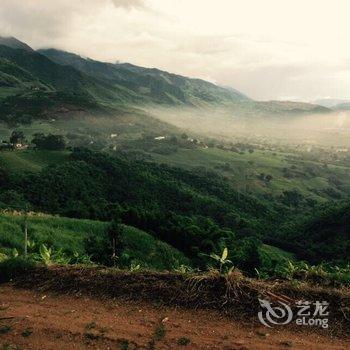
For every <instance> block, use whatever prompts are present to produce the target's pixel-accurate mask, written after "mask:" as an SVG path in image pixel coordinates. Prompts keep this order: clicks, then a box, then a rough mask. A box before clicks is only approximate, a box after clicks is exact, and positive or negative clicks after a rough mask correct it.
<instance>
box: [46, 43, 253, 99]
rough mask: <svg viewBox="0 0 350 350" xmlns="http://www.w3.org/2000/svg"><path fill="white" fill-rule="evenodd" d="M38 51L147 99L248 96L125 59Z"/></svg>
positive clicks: (56, 51)
mask: <svg viewBox="0 0 350 350" xmlns="http://www.w3.org/2000/svg"><path fill="white" fill-rule="evenodd" d="M39 52H40V53H41V54H43V55H45V56H46V57H48V58H50V59H51V60H52V61H54V62H56V63H60V64H63V65H68V66H72V67H74V68H76V69H78V70H79V71H81V72H84V73H85V74H87V75H89V76H90V77H93V78H97V79H101V80H103V81H106V82H109V83H110V84H113V86H122V87H124V88H125V89H128V90H131V91H132V92H133V93H134V94H137V95H139V96H142V97H143V99H144V100H145V101H148V102H153V103H165V104H172V105H176V104H189V105H201V104H211V103H232V102H238V101H248V100H249V99H248V98H247V97H246V96H244V95H243V94H241V93H240V92H238V91H235V90H228V89H225V88H222V87H219V86H217V85H214V84H212V83H209V82H207V81H204V80H200V79H190V78H187V77H183V76H180V75H176V74H171V73H168V72H165V71H161V70H159V69H150V68H143V67H138V66H134V65H132V64H128V63H123V64H118V63H116V64H111V63H105V62H98V61H94V60H91V59H86V58H82V57H80V56H78V55H75V54H72V53H68V52H63V51H59V50H54V49H49V50H39Z"/></svg>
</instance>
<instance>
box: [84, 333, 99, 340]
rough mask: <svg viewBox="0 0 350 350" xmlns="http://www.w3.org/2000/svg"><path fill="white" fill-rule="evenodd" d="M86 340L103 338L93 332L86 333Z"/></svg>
mask: <svg viewBox="0 0 350 350" xmlns="http://www.w3.org/2000/svg"><path fill="white" fill-rule="evenodd" d="M84 337H85V339H87V340H97V339H99V338H100V337H101V336H100V335H99V334H95V333H91V332H86V333H85V334H84Z"/></svg>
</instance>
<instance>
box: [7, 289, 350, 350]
mask: <svg viewBox="0 0 350 350" xmlns="http://www.w3.org/2000/svg"><path fill="white" fill-rule="evenodd" d="M152 340H153V341H152ZM179 342H180V343H181V342H182V343H185V342H189V343H188V344H187V345H183V344H179ZM289 348H290V349H300V350H311V349H313V350H314V349H325V350H326V349H327V350H348V349H350V340H345V339H339V338H332V337H330V336H329V335H328V336H326V335H323V334H322V332H321V333H314V332H313V330H312V329H311V328H308V329H305V328H303V329H302V330H301V329H300V330H296V329H286V328H284V329H267V328H264V327H263V326H253V325H246V324H243V323H240V322H237V321H233V320H232V319H229V318H227V317H226V316H223V315H220V314H219V313H217V312H215V311H205V310H185V309H179V308H177V309H176V308H174V307H164V306H155V305H151V304H146V303H142V302H141V303H138V302H124V301H120V300H119V301H118V300H98V299H94V298H89V297H85V296H80V297H77V296H67V295H55V294H53V293H51V294H40V293H37V292H33V291H28V290H19V289H14V288H13V287H12V286H11V285H2V286H0V349H1V350H3V349H23V350H37V349H40V350H43V349H44V350H51V349H52V350H67V349H100V350H103V349H115V350H117V349H121V350H127V349H149V350H152V349H211V350H214V349H223V350H267V349H271V350H275V349H289Z"/></svg>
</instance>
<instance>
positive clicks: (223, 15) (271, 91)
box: [0, 0, 350, 101]
mask: <svg viewBox="0 0 350 350" xmlns="http://www.w3.org/2000/svg"><path fill="white" fill-rule="evenodd" d="M349 6H350V5H349V2H348V1H346V0H338V1H336V5H334V2H332V1H330V0H325V1H322V2H320V1H318V0H309V1H307V2H305V1H302V0H296V1H283V2H281V1H277V0H266V1H263V2H262V1H257V0H248V1H242V0H235V1H232V0H221V1H220V2H219V3H218V2H215V1H199V0H186V1H184V0H180V1H172V0H84V1H83V0H77V1H69V0H57V1H55V2H48V1H44V0H27V1H25V6H24V5H23V1H21V0H2V1H1V8H0V34H2V35H6V36H15V37H16V38H18V39H20V40H21V41H24V42H26V43H28V44H29V45H30V46H32V47H33V48H35V49H38V48H56V49H61V50H64V51H68V52H74V53H78V54H81V55H83V56H86V57H91V58H92V59H95V60H99V61H107V62H112V63H114V62H115V61H116V60H118V61H120V62H130V63H132V64H135V65H138V66H143V67H153V68H158V69H161V70H165V71H169V72H173V73H176V74H181V75H185V76H189V77H194V78H201V79H204V80H208V81H211V82H215V83H217V84H219V85H223V86H231V87H233V88H235V89H237V90H239V91H241V92H242V93H244V94H246V95H248V96H250V97H251V98H253V99H255V100H299V101H314V100H318V99H323V98H325V97H331V98H336V99H348V98H349V96H350V79H349V78H350V65H349V61H350V60H349V58H350V49H349V47H348V45H345V44H344V43H346V42H347V40H348V38H347V33H348V25H347V22H348V18H347V14H348V13H349V10H350V8H349ZM315 9H317V10H315ZM193 13H195V14H196V15H195V16H193Z"/></svg>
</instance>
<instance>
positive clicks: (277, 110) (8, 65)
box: [0, 38, 329, 124]
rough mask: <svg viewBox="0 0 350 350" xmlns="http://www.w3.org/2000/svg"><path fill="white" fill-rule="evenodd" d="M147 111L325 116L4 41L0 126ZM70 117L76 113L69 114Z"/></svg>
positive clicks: (313, 108) (305, 107)
mask: <svg viewBox="0 0 350 350" xmlns="http://www.w3.org/2000/svg"><path fill="white" fill-rule="evenodd" d="M146 105H162V106H187V107H201V108H208V107H210V108H217V107H220V108H228V110H232V111H233V112H235V113H236V114H238V115H242V116H259V115H261V116H264V117H265V116H271V115H276V116H278V115H302V114H306V113H327V112H329V109H328V108H325V107H321V106H318V105H312V104H307V103H296V102H287V101H286V102H285V101H269V102H259V101H253V100H251V99H250V98H248V97H247V96H245V95H244V94H242V93H240V92H239V91H237V90H235V89H233V88H225V87H220V86H217V85H215V84H212V83H209V82H207V81H204V80H201V79H192V78H187V77H184V76H181V75H176V74H172V73H169V72H165V71H161V70H159V69H155V68H144V67H138V66H135V65H132V64H129V63H116V64H112V63H106V62H99V61H95V60H92V59H89V58H83V57H81V56H78V55H76V54H72V53H68V52H64V51H59V50H55V49H46V50H39V51H33V50H32V49H31V48H30V47H29V46H28V45H26V44H25V43H22V42H20V41H18V40H17V39H15V38H1V40H0V120H2V121H5V122H7V123H10V124H16V123H20V124H23V123H24V124H25V123H30V122H32V121H33V120H35V119H38V118H40V119H43V118H44V119H45V118H50V116H51V117H52V116H56V117H57V116H58V117H64V116H67V115H68V116H70V117H71V115H72V114H73V115H74V114H75V115H79V113H81V112H82V113H83V114H84V113H87V112H92V113H94V114H96V113H97V114H102V113H103V114H107V115H108V114H109V115H114V116H115V115H118V114H119V113H120V110H121V109H122V110H123V109H124V110H131V109H132V108H133V107H137V108H143V106H146ZM69 112H72V113H70V114H69Z"/></svg>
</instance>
